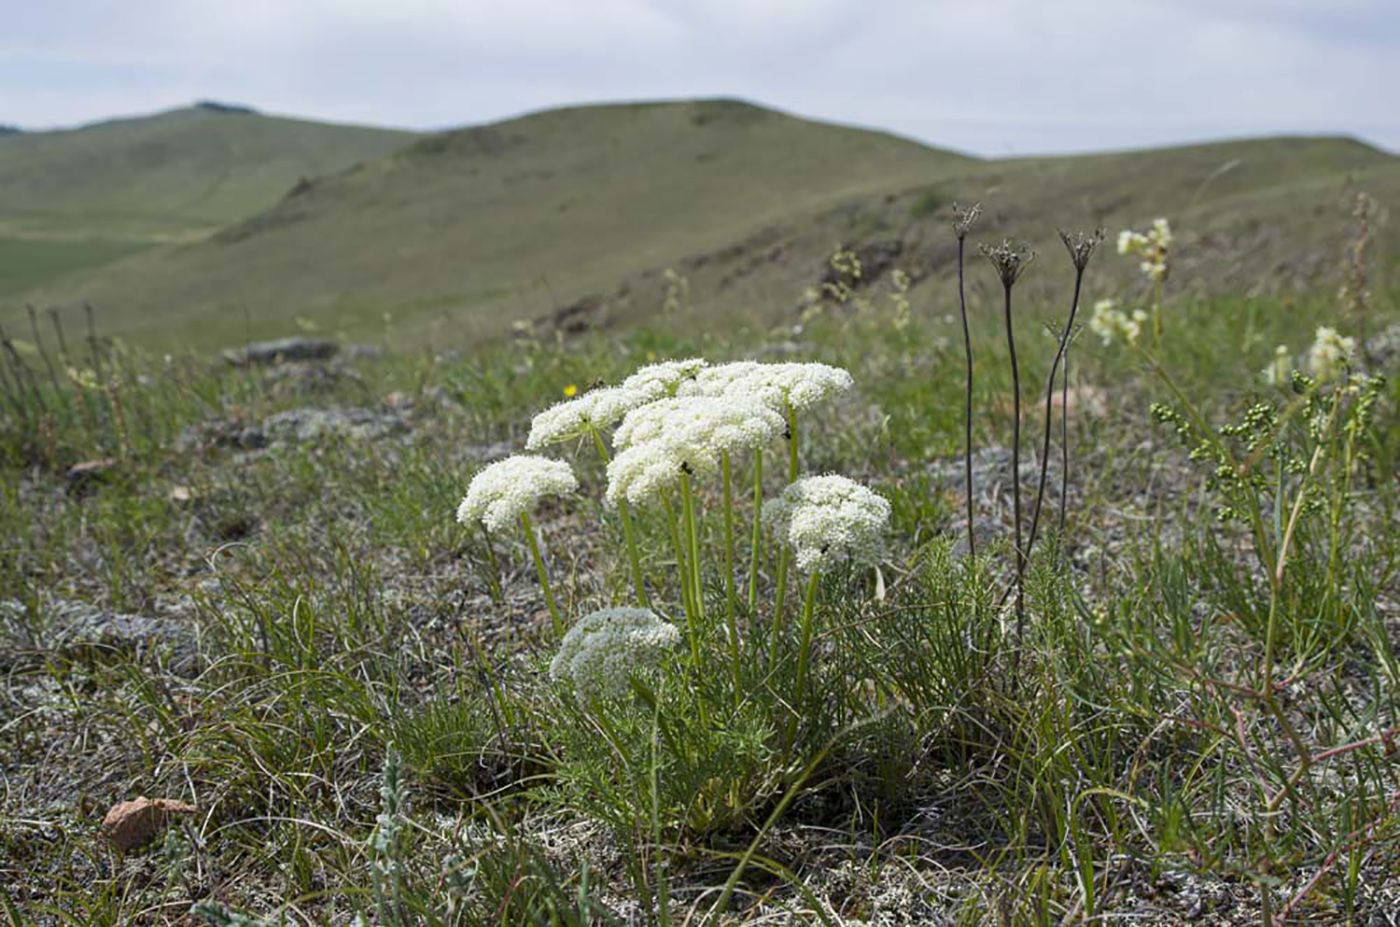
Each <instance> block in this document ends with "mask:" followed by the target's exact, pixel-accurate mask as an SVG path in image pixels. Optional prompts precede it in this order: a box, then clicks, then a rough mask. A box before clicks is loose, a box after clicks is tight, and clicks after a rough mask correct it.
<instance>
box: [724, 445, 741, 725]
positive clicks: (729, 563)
mask: <svg viewBox="0 0 1400 927" xmlns="http://www.w3.org/2000/svg"><path fill="white" fill-rule="evenodd" d="M720 466H721V467H722V469H723V470H724V594H725V611H726V616H725V617H726V618H727V619H728V621H729V656H730V659H732V660H733V661H734V704H735V705H738V704H739V621H738V619H737V617H736V612H738V609H739V606H738V601H737V599H738V595H737V593H736V592H735V589H734V491H733V485H732V481H731V474H730V468H729V451H724V452H723V453H721V454H720Z"/></svg>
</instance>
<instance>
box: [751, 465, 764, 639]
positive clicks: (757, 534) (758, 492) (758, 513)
mask: <svg viewBox="0 0 1400 927" xmlns="http://www.w3.org/2000/svg"><path fill="white" fill-rule="evenodd" d="M762 515H763V451H762V449H759V450H756V451H754V454H753V543H752V544H751V545H750V547H749V611H750V612H753V611H754V609H756V608H757V607H758V547H759V544H760V543H762V541H763V521H762Z"/></svg>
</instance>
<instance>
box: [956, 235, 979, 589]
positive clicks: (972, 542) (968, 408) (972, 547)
mask: <svg viewBox="0 0 1400 927" xmlns="http://www.w3.org/2000/svg"><path fill="white" fill-rule="evenodd" d="M964 244H965V241H964V236H962V235H959V236H958V308H959V309H960V310H961V311H962V330H963V354H964V355H965V356H966V358H967V384H966V388H965V389H964V391H963V469H964V470H965V471H966V478H967V557H968V562H970V563H974V564H975V563H976V562H977V536H976V534H975V533H974V531H973V508H972V506H973V502H972V331H971V329H969V328H968V325H967V293H966V291H965V290H964V289H963V246H964Z"/></svg>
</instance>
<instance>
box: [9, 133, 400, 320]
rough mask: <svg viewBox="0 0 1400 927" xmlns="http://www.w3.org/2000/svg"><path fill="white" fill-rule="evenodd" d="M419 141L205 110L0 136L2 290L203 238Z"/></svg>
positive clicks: (382, 134)
mask: <svg viewBox="0 0 1400 927" xmlns="http://www.w3.org/2000/svg"><path fill="white" fill-rule="evenodd" d="M411 138H412V136H411V135H410V134H408V133H404V132H394V131H388V130H383V129H370V128H361V127H356V126H336V125H326V124H323V123H316V122H307V121H302V120H295V119H282V118H277V117H270V116H263V115H258V114H253V113H237V112H214V111H211V110H208V109H205V108H201V107H192V108H187V109H180V110H174V111H171V112H166V113H160V114H158V115H155V116H149V117H141V118H135V119H122V120H115V121H111V122H103V123H99V124H96V125H90V126H85V127H82V128H79V129H71V130H63V131H55V132H37V133H24V134H16V135H7V136H4V137H0V267H3V269H0V292H6V291H9V292H14V291H17V290H19V289H27V288H29V287H31V286H35V285H37V284H39V283H42V282H44V281H45V280H47V279H52V278H54V277H57V276H61V275H62V274H64V273H67V272H70V271H72V270H75V269H80V268H82V267H85V266H94V265H97V264H101V263H104V262H106V261H110V260H112V259H113V258H115V257H120V256H122V255H123V254H127V253H130V252H131V251H132V250H135V249H138V248H141V247H145V246H149V245H150V244H153V243H161V242H168V241H180V240H190V239H195V238H199V237H202V236H204V235H206V234H208V233H209V232H210V231H213V230H214V229H217V228H220V227H222V226H224V225H227V224H228V223H230V222H233V221H236V220H239V219H242V218H244V217H246V216H248V215H250V214H251V213H254V212H257V211H259V210H262V209H265V208H266V207H268V206H269V205H271V204H272V203H275V202H276V201H277V200H278V199H279V198H280V197H281V196H282V195H283V194H284V193H286V191H287V190H288V188H289V187H291V186H292V185H293V184H294V183H296V182H297V180H298V178H300V177H303V176H317V175H320V174H326V173H331V172H334V171H338V170H341V169H343V168H345V167H347V166H349V165H351V164H353V163H355V162H357V161H360V160H362V159H365V158H372V157H376V156H379V155H382V154H385V153H387V152H389V151H392V150H394V149H396V148H398V147H400V146H402V145H403V144H405V142H407V141H408V140H409V139H411Z"/></svg>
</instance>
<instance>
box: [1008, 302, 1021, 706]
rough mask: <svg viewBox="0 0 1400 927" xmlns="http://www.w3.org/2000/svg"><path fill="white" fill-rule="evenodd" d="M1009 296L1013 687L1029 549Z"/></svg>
mask: <svg viewBox="0 0 1400 927" xmlns="http://www.w3.org/2000/svg"><path fill="white" fill-rule="evenodd" d="M1004 290H1005V292H1006V303H1005V306H1006V311H1005V314H1006V346H1007V350H1008V352H1009V353H1010V355H1011V504H1012V508H1013V511H1014V518H1015V522H1016V656H1015V658H1014V663H1013V665H1012V673H1011V675H1012V684H1013V685H1014V684H1015V677H1016V671H1017V670H1018V669H1019V666H1020V656H1021V645H1022V644H1023V643H1024V640H1025V630H1026V549H1025V548H1024V547H1022V546H1021V370H1020V367H1019V366H1017V363H1016V335H1015V332H1014V331H1013V329H1012V325H1011V286H1010V285H1009V284H1008V285H1007V286H1005V287H1004Z"/></svg>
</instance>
